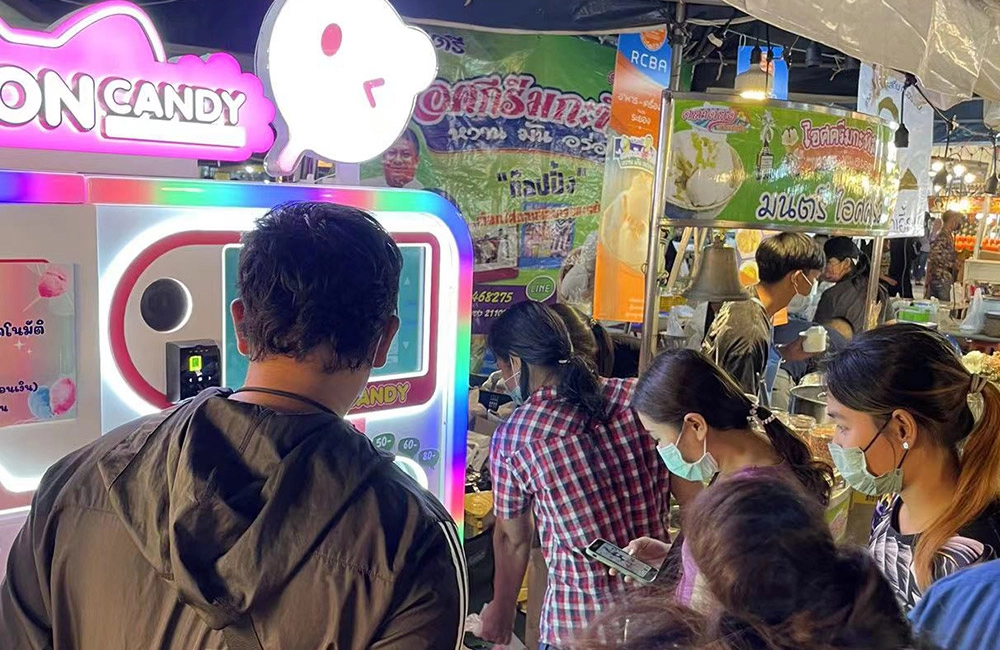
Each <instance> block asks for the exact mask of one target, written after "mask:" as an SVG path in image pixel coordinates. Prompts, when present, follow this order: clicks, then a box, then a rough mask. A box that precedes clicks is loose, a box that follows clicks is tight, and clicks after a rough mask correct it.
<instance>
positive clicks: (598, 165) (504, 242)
mask: <svg viewBox="0 0 1000 650" xmlns="http://www.w3.org/2000/svg"><path fill="white" fill-rule="evenodd" d="M429 33H430V36H431V39H432V41H433V43H434V46H435V48H436V49H437V56H438V77H437V79H436V80H435V81H434V82H433V83H432V84H431V85H430V87H429V88H428V89H427V90H425V91H424V92H423V93H421V94H420V95H419V96H418V98H417V102H416V107H415V109H414V114H413V120H412V121H411V123H410V128H409V129H407V131H405V132H404V133H403V135H402V136H401V137H400V138H399V140H397V141H396V143H395V144H393V145H392V146H391V147H390V148H389V149H388V150H387V151H386V152H385V153H384V154H383V155H382V156H381V157H379V158H378V159H376V160H373V161H371V162H369V163H365V164H364V165H362V170H361V180H362V183H363V184H365V185H376V186H386V187H400V188H419V189H427V190H430V191H433V192H436V193H438V194H441V195H442V196H444V197H446V198H447V199H449V200H450V201H452V202H453V203H454V204H455V205H456V206H457V207H458V208H459V210H460V211H461V212H462V214H463V215H464V216H465V218H466V220H467V221H468V223H469V227H470V230H471V231H472V237H473V243H474V245H475V280H476V286H475V298H476V299H475V301H474V302H475V304H474V306H473V309H474V312H475V313H474V318H473V325H472V327H473V368H474V369H481V365H480V363H479V362H480V361H481V360H482V359H483V357H484V356H485V352H484V346H485V334H486V333H487V332H488V331H489V328H490V327H491V326H492V323H493V322H494V321H495V320H496V318H497V317H498V316H499V314H501V313H503V311H504V310H505V309H506V308H507V307H509V306H510V305H512V304H514V303H516V302H518V301H520V300H538V301H552V300H555V299H556V298H557V297H558V298H559V299H562V300H564V301H566V302H571V303H574V304H578V305H581V306H584V305H585V306H588V307H589V301H590V294H589V291H588V287H590V286H592V283H593V269H594V263H595V262H594V258H595V256H596V239H597V234H596V230H597V224H598V216H599V214H600V210H601V186H602V183H603V166H604V157H605V151H606V147H607V143H606V132H607V127H608V121H609V119H610V114H611V108H610V104H611V71H612V68H613V66H614V50H613V49H611V48H609V47H606V46H604V45H601V44H598V43H596V42H593V41H588V40H584V39H581V38H576V37H568V36H527V35H525V36H520V35H510V34H487V33H479V32H469V31H463V30H437V31H435V30H433V29H431V30H430V32H429ZM488 366H489V360H488V359H487V367H488Z"/></svg>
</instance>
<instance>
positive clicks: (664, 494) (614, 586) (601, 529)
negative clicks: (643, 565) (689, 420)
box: [490, 379, 670, 646]
mask: <svg viewBox="0 0 1000 650" xmlns="http://www.w3.org/2000/svg"><path fill="white" fill-rule="evenodd" d="M602 382H603V391H604V395H605V398H606V399H607V401H608V403H609V407H610V412H611V414H612V415H611V418H610V420H609V422H608V424H607V425H593V426H591V427H589V428H588V427H586V418H585V416H584V415H583V414H581V413H580V412H579V411H578V410H577V409H576V408H575V407H573V406H571V405H569V404H567V403H566V402H564V401H563V400H561V399H559V397H558V396H557V395H556V391H555V390H553V389H551V388H544V389H542V390H539V391H538V392H536V393H535V394H533V395H532V396H531V397H530V398H529V399H528V400H527V401H526V402H525V403H524V404H523V405H522V406H521V407H520V408H518V409H517V410H516V411H514V413H513V415H511V417H510V419H509V420H508V421H507V422H505V423H504V424H503V425H502V426H500V428H499V429H497V431H496V433H495V434H494V436H493V442H492V445H491V448H490V468H491V470H492V472H493V503H494V508H495V510H496V514H497V516H498V517H501V518H503V519H513V518H515V517H517V516H519V515H523V514H524V513H526V512H527V511H528V510H529V509H531V510H532V511H533V512H534V515H535V522H536V525H537V526H538V532H539V536H540V538H541V543H542V549H543V551H544V554H545V560H546V562H547V564H548V569H549V579H548V587H547V589H546V590H545V602H544V604H543V606H542V620H541V639H540V640H541V642H542V643H549V644H552V645H555V646H559V645H561V644H567V643H569V642H570V641H571V640H572V639H573V637H574V636H575V635H578V634H580V633H581V632H582V631H583V630H585V629H586V626H587V624H588V623H589V622H590V621H591V619H592V618H593V616H594V614H596V613H597V612H598V611H599V609H600V608H601V606H602V605H603V604H604V603H605V602H606V601H607V600H608V599H609V598H610V597H612V596H614V595H616V594H618V593H620V592H622V591H624V590H625V588H626V585H625V583H624V581H623V580H622V578H621V577H615V578H612V577H611V576H609V575H608V571H607V569H606V568H604V566H603V565H601V564H598V563H597V562H594V561H593V560H591V559H589V558H587V557H584V556H583V555H582V554H581V553H580V552H579V551H581V550H582V549H583V548H585V547H586V546H588V545H589V544H590V543H591V542H593V541H594V540H595V539H597V538H599V537H601V538H604V539H606V540H608V541H610V542H613V543H615V544H617V545H619V546H625V545H626V544H628V543H629V541H631V540H633V539H635V538H637V537H642V536H644V535H648V536H650V537H654V538H656V539H662V540H667V539H668V533H667V523H668V521H669V516H670V510H669V504H670V474H669V473H668V472H667V468H666V466H665V465H664V464H663V462H662V461H661V460H660V458H659V455H658V454H657V453H656V443H655V442H654V441H653V439H652V438H651V437H650V436H649V434H648V433H646V432H645V431H644V430H643V428H642V424H641V423H640V422H639V418H638V417H636V415H635V412H634V411H633V410H632V408H631V406H630V402H631V399H632V391H633V389H634V388H635V380H634V379H626V380H621V379H606V380H602Z"/></svg>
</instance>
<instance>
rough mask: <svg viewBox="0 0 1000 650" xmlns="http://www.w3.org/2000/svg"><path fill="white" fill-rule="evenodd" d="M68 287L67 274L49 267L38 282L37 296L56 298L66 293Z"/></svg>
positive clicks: (64, 271) (56, 267) (54, 267)
mask: <svg viewBox="0 0 1000 650" xmlns="http://www.w3.org/2000/svg"><path fill="white" fill-rule="evenodd" d="M68 286H69V274H68V273H67V272H66V269H63V268H60V267H58V266H50V267H48V268H47V269H45V271H44V272H43V273H42V277H41V278H40V279H39V280H38V295H39V296H40V297H42V298H57V297H59V296H61V295H63V294H64V293H66V288H67V287H68Z"/></svg>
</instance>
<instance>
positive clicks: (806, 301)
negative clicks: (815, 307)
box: [788, 277, 819, 314]
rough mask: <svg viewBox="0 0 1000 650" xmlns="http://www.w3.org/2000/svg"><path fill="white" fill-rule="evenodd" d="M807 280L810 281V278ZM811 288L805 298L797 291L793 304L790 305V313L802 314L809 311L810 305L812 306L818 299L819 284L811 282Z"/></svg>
mask: <svg viewBox="0 0 1000 650" xmlns="http://www.w3.org/2000/svg"><path fill="white" fill-rule="evenodd" d="M806 280H809V278H808V277H807V278H806ZM810 287H811V288H810V289H809V293H807V294H806V295H804V296H803V295H802V294H801V293H799V292H798V290H796V292H795V295H794V296H793V297H792V300H791V302H789V303H788V313H790V314H801V313H803V312H805V311H806V309H808V307H809V305H810V304H812V301H813V298H815V297H816V292H817V289H818V287H819V282H811V283H810Z"/></svg>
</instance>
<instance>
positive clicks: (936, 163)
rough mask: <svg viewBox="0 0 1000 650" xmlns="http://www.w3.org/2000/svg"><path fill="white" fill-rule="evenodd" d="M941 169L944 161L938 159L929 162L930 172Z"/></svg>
mask: <svg viewBox="0 0 1000 650" xmlns="http://www.w3.org/2000/svg"><path fill="white" fill-rule="evenodd" d="M942 169H944V163H943V162H941V161H940V160H935V161H934V162H932V163H931V171H932V172H935V173H937V172H939V171H941V170H942Z"/></svg>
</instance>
